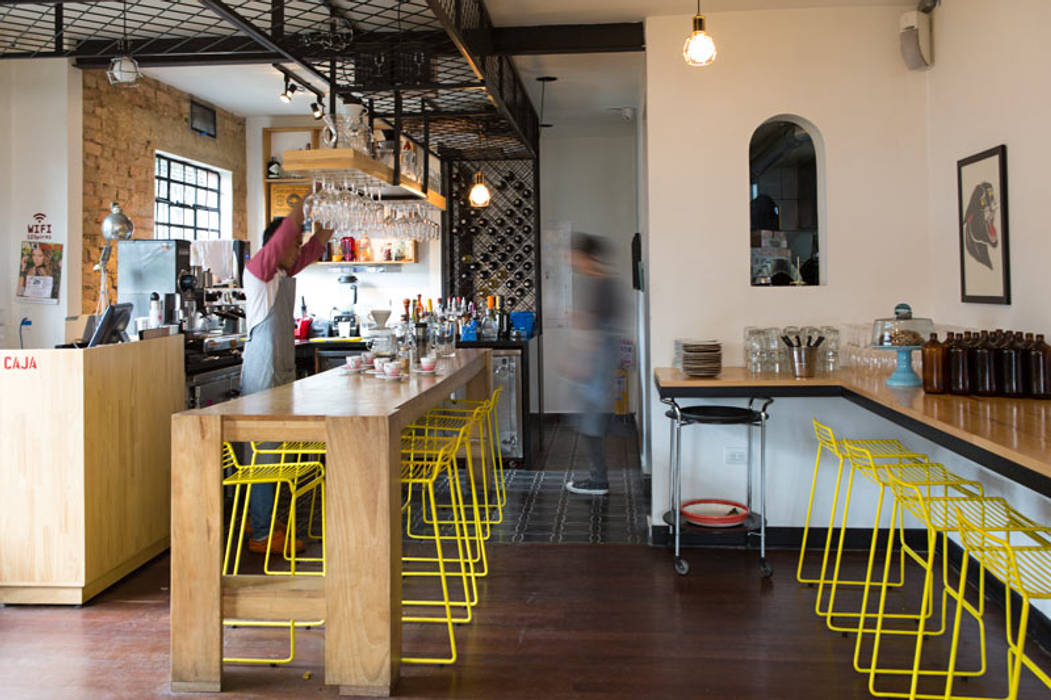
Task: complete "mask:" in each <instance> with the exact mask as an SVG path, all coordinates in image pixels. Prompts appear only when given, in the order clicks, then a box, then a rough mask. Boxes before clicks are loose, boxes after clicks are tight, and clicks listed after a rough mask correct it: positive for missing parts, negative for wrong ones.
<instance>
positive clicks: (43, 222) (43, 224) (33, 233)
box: [26, 211, 52, 241]
mask: <svg viewBox="0 0 1051 700" xmlns="http://www.w3.org/2000/svg"><path fill="white" fill-rule="evenodd" d="M51 234H52V231H51V224H49V223H47V214H45V213H43V212H39V211H38V212H37V213H36V214H33V223H30V224H26V236H27V238H29V240H31V241H49V240H51Z"/></svg>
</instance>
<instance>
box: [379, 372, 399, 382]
mask: <svg viewBox="0 0 1051 700" xmlns="http://www.w3.org/2000/svg"><path fill="white" fill-rule="evenodd" d="M376 376H377V377H379V378H380V379H386V380H387V381H389V382H393V381H395V380H398V379H404V378H405V375H404V374H399V375H396V376H394V377H391V376H388V375H386V374H377V375H376Z"/></svg>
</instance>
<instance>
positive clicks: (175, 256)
mask: <svg viewBox="0 0 1051 700" xmlns="http://www.w3.org/2000/svg"><path fill="white" fill-rule="evenodd" d="M189 269H190V242H189V241H180V240H146V239H143V240H130V241H119V242H118V243H117V302H118V303H124V302H129V303H131V304H133V305H134V307H135V308H134V309H133V310H132V313H131V315H132V318H137V317H139V316H147V315H148V314H149V312H150V294H151V293H152V292H157V294H159V295H160V297H161V299H164V295H165V294H171V293H175V292H178V291H179V289H178V280H179V272H180V271H181V270H189Z"/></svg>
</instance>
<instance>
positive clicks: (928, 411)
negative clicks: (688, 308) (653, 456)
mask: <svg viewBox="0 0 1051 700" xmlns="http://www.w3.org/2000/svg"><path fill="white" fill-rule="evenodd" d="M654 380H655V381H656V385H657V390H658V393H659V394H660V397H661V398H662V399H663V398H676V399H679V398H705V397H733V396H736V397H745V396H760V395H762V396H775V397H777V396H783V397H792V396H840V397H843V398H846V399H847V400H849V401H852V402H854V403H856V404H858V405H860V406H863V407H865V408H867V409H869V410H871V411H873V412H874V413H877V414H879V415H880V416H883V417H884V418H887V419H888V420H891V421H893V422H895V423H897V424H899V425H901V426H904V427H906V428H908V429H909V430H912V431H913V432H915V433H917V434H919V435H922V436H923V437H925V438H927V439H929V440H931V441H933V442H936V443H938V444H940V445H942V446H944V447H948V448H949V449H951V450H953V451H954V452H957V453H959V454H961V455H963V456H964V457H967V458H968V459H972V460H974V461H975V462H978V463H979V464H982V465H984V466H986V467H988V468H990V469H992V470H994V471H996V472H999V473H1000V474H1003V475H1004V476H1007V477H1008V478H1010V479H1012V480H1014V481H1017V482H1019V483H1021V484H1023V485H1024V486H1027V487H1028V488H1031V489H1033V490H1035V491H1038V492H1039V493H1042V494H1044V495H1045V496H1051V401H1042V400H1038V399H1009V398H985V397H979V396H955V395H953V394H927V393H924V391H923V389H922V388H920V387H908V388H898V387H888V386H887V385H886V384H885V380H886V377H885V376H874V375H870V374H863V373H860V372H854V371H852V370H840V371H837V372H833V373H831V374H828V375H825V376H819V377H814V378H810V379H795V378H793V377H791V376H784V375H776V376H770V375H763V374H752V373H750V372H748V371H747V370H745V369H744V368H743V367H724V368H723V370H722V373H721V374H720V375H719V376H718V377H716V378H713V379H694V378H691V377H687V376H686V375H684V374H683V373H682V372H681V371H680V370H678V369H673V368H668V367H661V368H658V369H655V370H654Z"/></svg>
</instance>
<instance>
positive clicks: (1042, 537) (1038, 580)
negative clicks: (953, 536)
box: [939, 508, 1051, 700]
mask: <svg viewBox="0 0 1051 700" xmlns="http://www.w3.org/2000/svg"><path fill="white" fill-rule="evenodd" d="M976 515H977V516H981V515H982V513H977V514H976V513H975V512H974V510H973V509H971V510H970V512H968V511H966V510H965V509H962V508H960V509H957V512H956V521H957V523H958V525H959V527H960V538H961V540H962V543H963V547H964V556H963V561H962V563H961V566H960V585H959V588H957V589H955V590H952V591H950V595H952V596H953V598H954V599H955V600H956V601H957V607H956V616H955V618H954V621H953V637H952V647H951V650H950V653H949V669H948V670H949V675H948V677H947V678H946V680H945V692H944V694H943V695H940V696H939V697H943V698H945V699H946V700H960V699H962V698H971V697H972V696H964V695H957V694H954V693H953V681H954V680H955V676H956V673H955V670H956V662H957V657H958V653H959V642H960V621H961V618H962V613H963V611H964V610H967V612H968V614H970V615H971V616H972V617H973V618H974V619H975V620H976V621H978V623H979V625H980V624H981V621H982V612H983V607H984V606H983V603H984V593H985V591H984V574H986V573H989V574H991V575H993V576H995V577H996V578H997V579H999V580H1000V582H1001V583H1003V584H1004V612H1005V618H1006V620H1005V622H1006V624H1005V633H1006V638H1007V648H1008V651H1007V694H1006V695H1005V696H1002V697H1003V698H1004V700H1015V699H1016V698H1017V697H1018V686H1019V683H1020V681H1021V671H1022V667H1023V666H1025V667H1026V668H1028V669H1029V670H1030V671H1031V672H1032V673H1033V675H1035V676H1036V677H1037V678H1038V679H1040V681H1041V682H1042V683H1043V684H1044V685H1045V686H1046V687H1047V688H1048V689H1049V690H1051V676H1049V675H1048V673H1047V671H1045V670H1044V669H1042V668H1040V667H1039V666H1038V665H1037V664H1036V662H1034V661H1033V659H1032V658H1031V657H1029V656H1028V655H1027V654H1026V653H1025V642H1026V633H1027V630H1028V624H1029V611H1030V606H1031V605H1032V601H1033V600H1051V528H1049V527H1047V526H1044V525H1040V524H1037V523H1036V522H1034V521H1032V520H1030V519H1029V518H1026V517H1025V516H1023V515H1021V514H1019V513H1016V512H1012V514H1011V521H1012V522H1013V523H1023V524H1025V525H1028V526H1029V527H1028V529H1026V530H1025V531H1024V532H1022V533H1021V534H1019V533H1018V532H1013V533H1012V532H1007V533H1001V534H994V533H995V532H997V530H996V529H995V528H989V527H987V526H984V525H983V524H982V523H981V519H980V518H977V517H976ZM1012 534H1013V535H1014V536H1013V537H1012ZM971 557H974V559H975V561H976V562H977V563H978V565H979V567H981V574H980V575H981V576H982V579H981V581H982V584H983V585H981V587H980V588H981V590H980V591H979V595H980V598H979V604H978V606H977V607H975V606H974V605H972V604H971V603H970V602H969V601H968V600H967V597H966V595H965V593H966V591H965V588H966V585H967V569H968V567H969V565H970V558H971ZM1012 593H1015V594H1017V595H1018V596H1020V598H1021V607H1020V609H1019V611H1018V617H1017V622H1016V621H1015V620H1014V619H1013V618H1014V613H1013V612H1012V610H1013V607H1014V602H1013V600H1012ZM1016 624H1017V627H1016V628H1015V629H1012V626H1014V625H1016Z"/></svg>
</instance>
